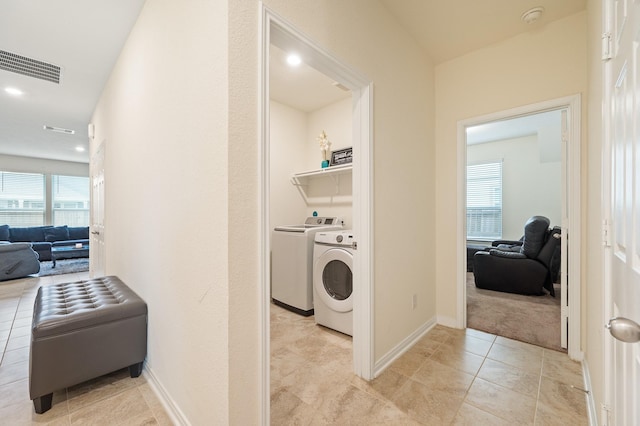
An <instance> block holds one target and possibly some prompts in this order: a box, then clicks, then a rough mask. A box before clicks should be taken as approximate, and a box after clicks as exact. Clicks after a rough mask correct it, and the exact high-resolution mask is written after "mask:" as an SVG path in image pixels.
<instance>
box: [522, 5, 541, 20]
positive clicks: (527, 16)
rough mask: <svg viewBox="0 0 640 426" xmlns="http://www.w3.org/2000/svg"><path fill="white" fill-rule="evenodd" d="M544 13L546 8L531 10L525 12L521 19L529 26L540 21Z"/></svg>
mask: <svg viewBox="0 0 640 426" xmlns="http://www.w3.org/2000/svg"><path fill="white" fill-rule="evenodd" d="M543 13H544V7H534V8H533V9H529V10H527V11H526V12H524V13H523V14H522V16H521V17H520V19H522V20H523V21H524V22H525V23H527V24H533V23H534V22H536V21H537V20H538V19H540V17H541V16H542V14H543Z"/></svg>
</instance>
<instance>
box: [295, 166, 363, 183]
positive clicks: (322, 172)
mask: <svg viewBox="0 0 640 426" xmlns="http://www.w3.org/2000/svg"><path fill="white" fill-rule="evenodd" d="M352 168H353V165H352V164H343V165H340V166H331V167H325V168H324V169H317V170H310V171H308V172H301V173H296V174H294V175H293V177H292V178H291V180H292V183H293V184H294V185H305V184H306V181H307V180H308V179H310V178H316V177H322V176H331V177H333V176H338V175H341V174H344V173H351V169H352Z"/></svg>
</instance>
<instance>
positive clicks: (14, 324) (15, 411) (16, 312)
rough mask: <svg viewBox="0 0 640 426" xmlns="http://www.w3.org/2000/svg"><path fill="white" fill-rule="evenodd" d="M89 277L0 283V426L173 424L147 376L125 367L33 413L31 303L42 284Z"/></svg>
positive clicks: (60, 394)
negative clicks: (31, 395) (30, 386)
mask: <svg viewBox="0 0 640 426" xmlns="http://www.w3.org/2000/svg"><path fill="white" fill-rule="evenodd" d="M87 278H88V273H80V274H70V275H55V276H49V277H42V278H24V279H19V280H11V281H5V282H0V355H1V356H2V359H1V361H0V425H12V426H20V425H32V424H45V425H89V424H93V425H155V424H159V425H170V424H172V423H171V420H170V418H169V417H168V416H167V414H166V412H165V411H164V409H163V408H162V406H161V404H160V401H158V399H157V398H156V396H155V394H154V393H153V391H152V390H151V388H150V387H149V384H148V383H147V382H146V380H145V379H144V377H143V376H140V377H138V378H135V379H132V378H131V377H129V372H128V370H127V369H125V370H120V371H117V372H114V373H112V374H108V375H106V376H103V377H100V378H97V379H95V380H91V381H89V382H86V383H82V384H79V385H77V386H73V387H70V388H68V389H61V390H60V391H59V392H56V393H54V396H53V406H52V408H51V410H49V411H47V412H46V413H44V414H35V412H34V410H33V403H32V402H31V400H30V399H29V340H30V333H31V316H32V312H33V300H34V298H35V294H36V292H37V290H38V288H39V287H40V286H41V285H49V284H52V283H58V282H68V281H74V280H79V279H87Z"/></svg>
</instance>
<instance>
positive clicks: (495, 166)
mask: <svg viewBox="0 0 640 426" xmlns="http://www.w3.org/2000/svg"><path fill="white" fill-rule="evenodd" d="M500 238H502V161H494V162H487V163H480V164H470V165H467V239H468V240H495V239H500Z"/></svg>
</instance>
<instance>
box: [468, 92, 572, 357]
mask: <svg viewBox="0 0 640 426" xmlns="http://www.w3.org/2000/svg"><path fill="white" fill-rule="evenodd" d="M580 115H581V108H580V96H579V95H576V96H570V97H566V98H560V99H555V100H550V101H546V102H541V103H539V104H533V105H528V106H524V107H520V108H514V109H511V110H507V111H501V112H498V113H494V114H490V115H486V116H482V117H476V118H473V119H469V120H464V121H462V122H459V123H458V148H459V151H458V152H459V153H460V155H459V158H458V177H459V182H460V183H461V187H462V190H461V191H459V196H460V199H459V203H460V205H461V206H463V209H464V210H463V211H462V212H461V214H460V215H459V221H458V231H459V235H460V236H461V239H460V242H459V243H458V252H459V256H458V258H459V259H460V263H459V266H458V269H459V271H458V274H457V276H458V279H457V288H458V318H459V322H460V326H462V327H472V326H473V324H475V323H478V324H481V323H486V324H490V323H492V322H495V321H494V320H496V318H480V319H478V318H475V319H474V320H473V321H471V320H470V317H469V315H470V312H471V311H472V309H475V312H477V310H478V306H477V305H478V304H479V303H481V302H483V301H484V302H487V303H493V305H492V307H491V306H489V308H488V309H490V310H492V314H495V315H506V317H509V314H508V312H506V311H505V309H506V308H505V309H502V308H500V306H498V305H495V304H496V303H497V304H500V303H503V304H504V306H510V307H511V306H512V305H513V304H514V303H516V302H514V301H513V300H512V299H514V298H515V299H517V298H518V297H519V295H518V293H519V291H518V290H517V289H513V288H511V289H507V288H505V287H504V286H505V285H507V284H508V285H509V286H510V285H512V284H514V283H516V284H514V285H522V283H523V282H524V281H523V280H522V279H517V278H514V280H509V279H507V278H505V277H506V275H504V274H503V273H502V274H494V273H493V271H494V270H495V268H498V267H499V266H500V265H496V262H489V261H490V260H495V258H496V257H500V256H498V255H499V254H500V253H498V252H496V253H491V254H489V253H490V251H491V247H492V246H494V245H496V244H497V243H503V246H501V248H502V249H503V250H508V247H507V246H508V244H512V245H513V244H515V245H517V243H515V241H514V240H518V239H520V237H521V236H522V234H523V233H524V232H523V228H524V225H525V223H526V222H527V220H529V219H530V218H532V217H533V216H545V217H547V216H548V219H549V220H550V223H549V225H550V226H551V227H554V226H555V227H557V229H558V231H557V235H550V236H549V237H548V239H546V240H545V241H552V242H554V245H557V248H556V250H559V253H557V252H556V253H557V254H558V256H557V258H558V259H557V262H558V264H556V265H554V266H553V267H552V266H551V257H552V256H551V255H549V259H548V260H549V262H548V263H549V265H548V268H547V269H548V271H547V270H546V269H544V268H542V269H541V271H543V272H545V273H546V272H548V273H549V275H548V277H549V278H548V279H547V275H545V276H544V277H542V281H544V282H545V286H546V287H549V285H548V284H550V288H549V289H548V290H550V291H549V293H553V291H554V290H553V289H554V286H553V283H554V282H558V283H559V284H560V286H559V288H558V290H559V291H558V295H557V296H556V297H557V299H554V298H553V296H550V297H548V299H549V300H552V302H554V303H553V304H554V305H558V306H557V309H558V312H557V313H558V314H559V315H558V321H557V323H556V324H554V325H553V327H554V328H555V330H556V332H557V333H558V336H557V337H558V342H557V345H558V347H557V348H555V347H554V348H553V349H557V350H561V349H560V348H565V349H567V351H568V354H569V356H570V357H571V358H572V359H579V357H580V291H581V288H580V284H581V280H580V237H581V232H580V230H581V227H580V222H581V218H580V192H581V191H580V186H581V182H580ZM509 176H511V178H510V177H509ZM519 179H528V181H527V182H526V183H525V184H523V183H522V182H523V181H522V180H520V182H521V184H518V181H519ZM523 185H524V186H526V185H530V187H529V188H525V187H523ZM488 186H492V187H491V188H488ZM522 197H524V198H522ZM518 199H519V200H518ZM554 200H556V201H554ZM545 229H546V228H545ZM552 234H554V233H552ZM551 237H554V240H551ZM501 240H509V241H512V243H509V242H508V241H501ZM556 243H557V244H556ZM515 245H514V247H515ZM549 246H551V244H549ZM493 248H495V247H493ZM516 249H517V247H516ZM476 252H481V253H476ZM541 253H542V250H541ZM518 254H519V252H518ZM483 255H484V256H483ZM503 257H505V258H506V256H503ZM553 257H554V258H555V257H556V256H553ZM511 260H514V259H512V258H510V259H509V261H511ZM528 260H529V259H525V261H528ZM515 261H516V262H517V260H515ZM544 262H545V261H544V260H540V259H536V260H535V263H536V266H538V265H537V264H538V263H540V264H543V263H544ZM508 266H509V268H510V269H509V270H510V272H513V271H514V270H513V263H510V264H509V265H508ZM476 268H477V269H478V270H476ZM492 268H493V269H492ZM553 271H556V276H554V277H551V276H552V275H554V272H553ZM515 272H517V273H519V271H515ZM515 272H514V273H515ZM530 277H531V274H528V275H527V278H530ZM525 281H526V280H525ZM546 281H550V283H546ZM475 283H478V285H477V286H476V285H474V284H475ZM570 284H571V285H570ZM478 286H479V287H480V288H477V287H478ZM546 287H545V288H546ZM487 289H488V290H487ZM540 290H541V292H540V294H542V293H543V292H544V293H546V291H543V290H542V285H541V286H540ZM527 291H528V290H527ZM524 293H527V292H526V291H524ZM529 294H533V293H531V292H529ZM494 295H497V296H504V295H506V296H505V298H506V299H509V300H506V299H505V301H503V302H502V301H500V300H495V299H497V298H495V297H494V298H492V297H491V296H494ZM523 297H525V298H527V297H528V298H538V297H539V296H533V295H528V296H523ZM540 297H542V296H540ZM529 302H531V301H528V302H525V301H523V303H524V304H526V305H527V306H529V307H531V306H533V305H530V303H529ZM536 302H538V301H537V300H536ZM556 302H557V303H556ZM496 306H497V307H496ZM543 308H546V307H541V309H543ZM498 311H499V312H498ZM503 311H505V312H503ZM520 323H521V324H519V325H516V326H514V327H515V328H516V329H517V328H518V327H519V328H520V330H515V333H516V334H518V333H519V335H520V336H521V337H523V336H524V337H525V338H518V337H514V336H510V335H508V336H506V337H511V338H516V339H518V340H523V341H528V340H526V339H527V338H528V339H534V340H535V336H533V335H531V336H529V335H526V333H524V332H523V330H521V328H522V323H525V324H527V322H526V321H525V320H521V321H520ZM476 328H479V329H481V330H483V331H489V332H491V333H493V334H498V335H501V334H500V332H496V331H494V330H487V329H482V327H476ZM528 342H529V343H534V344H536V343H535V342H533V341H528ZM554 344H555V343H554Z"/></svg>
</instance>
